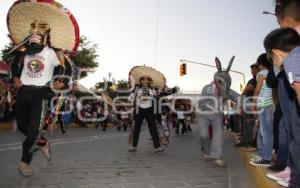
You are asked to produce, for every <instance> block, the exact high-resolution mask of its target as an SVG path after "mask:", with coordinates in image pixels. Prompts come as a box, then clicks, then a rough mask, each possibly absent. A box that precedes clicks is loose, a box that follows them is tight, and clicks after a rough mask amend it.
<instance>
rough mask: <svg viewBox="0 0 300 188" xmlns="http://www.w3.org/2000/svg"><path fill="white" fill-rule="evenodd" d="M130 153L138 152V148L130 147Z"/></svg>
mask: <svg viewBox="0 0 300 188" xmlns="http://www.w3.org/2000/svg"><path fill="white" fill-rule="evenodd" d="M128 152H136V147H133V146H132V147H130V148H129V149H128Z"/></svg>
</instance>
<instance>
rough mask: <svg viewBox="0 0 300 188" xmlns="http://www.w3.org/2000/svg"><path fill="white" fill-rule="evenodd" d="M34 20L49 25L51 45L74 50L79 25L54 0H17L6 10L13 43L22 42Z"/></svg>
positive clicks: (77, 39) (76, 44)
mask: <svg viewBox="0 0 300 188" xmlns="http://www.w3.org/2000/svg"><path fill="white" fill-rule="evenodd" d="M35 20H42V21H46V22H47V23H48V24H49V26H50V30H51V31H50V41H51V46H52V47H54V48H59V49H62V50H71V51H75V50H76V49H77V47H78V43H79V27H78V24H77V22H76V20H75V18H74V16H73V15H72V14H71V13H70V11H68V10H67V9H66V8H65V7H63V6H62V5H61V4H59V3H57V2H56V1H54V0H18V1H16V2H15V3H14V4H13V5H12V6H11V8H10V9H9V11H8V14H7V26H8V30H9V32H10V36H11V39H12V40H13V42H14V43H15V44H18V43H20V42H22V41H23V40H24V39H25V38H26V37H27V36H28V35H29V31H30V24H31V23H32V22H33V21H35Z"/></svg>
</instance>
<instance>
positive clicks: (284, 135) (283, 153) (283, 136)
mask: <svg viewBox="0 0 300 188" xmlns="http://www.w3.org/2000/svg"><path fill="white" fill-rule="evenodd" d="M289 123H290V121H287V120H286V119H285V118H284V117H282V118H281V119H280V122H279V136H278V150H277V160H276V163H277V164H278V165H281V166H286V165H287V166H289V167H290V166H291V162H290V160H289V145H290V142H291V133H290V125H289Z"/></svg>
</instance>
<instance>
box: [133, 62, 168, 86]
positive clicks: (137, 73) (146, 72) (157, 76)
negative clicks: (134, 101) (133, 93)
mask: <svg viewBox="0 0 300 188" xmlns="http://www.w3.org/2000/svg"><path fill="white" fill-rule="evenodd" d="M145 76H147V77H150V78H151V79H152V83H151V87H159V88H160V89H164V88H165V85H166V78H165V76H164V75H163V74H162V73H161V72H159V71H157V70H155V69H154V68H152V67H147V66H135V67H133V68H132V69H131V70H130V72H129V83H130V86H135V85H137V84H140V78H141V77H145Z"/></svg>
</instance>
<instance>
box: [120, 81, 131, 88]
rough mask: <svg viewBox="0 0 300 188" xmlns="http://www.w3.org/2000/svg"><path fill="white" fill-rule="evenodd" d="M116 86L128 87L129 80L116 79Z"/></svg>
mask: <svg viewBox="0 0 300 188" xmlns="http://www.w3.org/2000/svg"><path fill="white" fill-rule="evenodd" d="M117 86H118V89H130V87H129V82H128V81H126V80H118V82H117Z"/></svg>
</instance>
